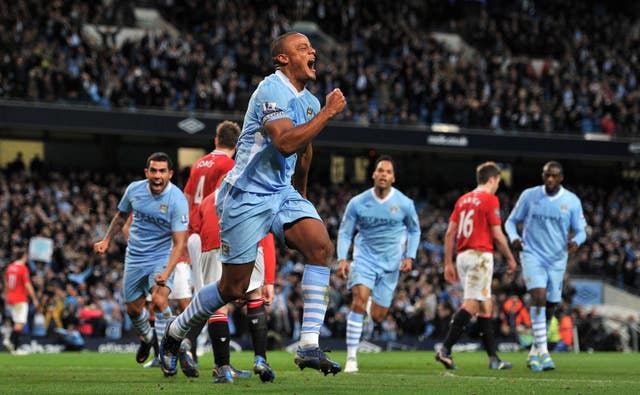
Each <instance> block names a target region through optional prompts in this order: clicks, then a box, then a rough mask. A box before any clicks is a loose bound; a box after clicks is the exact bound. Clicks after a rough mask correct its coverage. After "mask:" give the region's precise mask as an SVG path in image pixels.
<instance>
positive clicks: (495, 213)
mask: <svg viewBox="0 0 640 395" xmlns="http://www.w3.org/2000/svg"><path fill="white" fill-rule="evenodd" d="M487 210H488V211H487V223H489V225H500V224H502V219H501V218H500V201H499V200H498V197H497V196H496V195H491V196H490V197H489V199H488V202H487Z"/></svg>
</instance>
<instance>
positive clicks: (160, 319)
mask: <svg viewBox="0 0 640 395" xmlns="http://www.w3.org/2000/svg"><path fill="white" fill-rule="evenodd" d="M172 315H173V314H172V313H171V307H169V306H167V308H166V309H165V310H164V311H163V312H162V313H156V324H155V327H156V336H157V337H158V346H159V345H160V343H162V338H163V337H164V332H165V330H166V329H167V321H169V318H171V317H172Z"/></svg>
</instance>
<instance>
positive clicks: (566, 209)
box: [560, 204, 569, 213]
mask: <svg viewBox="0 0 640 395" xmlns="http://www.w3.org/2000/svg"><path fill="white" fill-rule="evenodd" d="M560 211H562V212H563V213H566V212H567V211H569V207H567V205H566V204H561V205H560Z"/></svg>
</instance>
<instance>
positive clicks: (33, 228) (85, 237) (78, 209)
mask: <svg viewBox="0 0 640 395" xmlns="http://www.w3.org/2000/svg"><path fill="white" fill-rule="evenodd" d="M186 175H188V169H187V173H186ZM186 175H185V172H176V177H175V179H174V182H175V183H176V184H177V185H179V186H182V185H184V183H185V181H186ZM135 178H139V177H137V176H136V175H132V174H113V173H109V174H101V173H95V172H92V171H72V170H70V171H64V172H62V171H53V170H47V169H46V167H44V166H43V165H42V163H41V161H40V160H38V159H35V160H34V161H32V162H31V163H30V164H29V166H26V165H25V164H24V163H22V159H21V158H20V157H18V158H16V160H14V161H13V162H12V163H10V164H9V166H8V167H7V169H5V170H3V171H2V173H0V235H1V237H0V242H1V244H0V272H2V271H3V270H4V269H5V268H6V266H7V265H8V264H9V263H10V262H11V259H12V256H11V255H12V252H13V251H14V247H15V246H25V245H29V244H32V243H38V240H40V242H41V240H50V242H51V243H52V247H51V251H50V254H49V255H48V256H47V255H46V254H45V255H44V258H40V260H39V259H31V260H30V261H29V266H30V269H31V278H32V283H33V285H34V288H35V290H36V294H37V296H38V299H39V301H40V308H38V309H37V310H35V309H33V307H32V311H31V312H30V319H29V325H28V330H27V332H26V333H25V335H27V336H33V337H45V336H60V333H66V332H65V331H68V330H71V331H73V330H74V329H75V328H77V331H78V332H79V334H81V335H82V336H84V337H91V336H93V337H106V338H108V339H119V338H122V337H127V336H132V332H131V331H130V330H131V326H130V322H128V320H127V318H126V317H125V316H126V315H125V314H123V312H124V310H123V295H122V275H123V265H124V264H123V259H124V248H125V244H124V241H123V240H121V239H120V240H118V241H116V242H114V243H112V244H111V247H110V249H109V251H108V252H107V253H106V254H105V255H104V256H98V255H96V254H94V253H93V251H92V246H93V243H94V242H95V241H96V240H99V239H100V238H101V237H103V235H104V233H105V231H106V229H107V227H108V224H109V218H111V217H112V216H113V214H114V212H115V210H116V207H117V203H118V196H120V195H121V193H122V191H123V189H124V187H125V186H126V185H127V183H128V182H129V181H131V180H132V179H135ZM360 189H361V188H360V187H359V186H358V188H356V186H351V185H324V184H320V183H312V184H311V185H310V190H309V197H310V200H311V201H312V202H313V203H314V204H315V205H316V207H317V208H318V212H319V213H320V215H321V216H322V218H323V219H324V221H325V223H326V226H327V228H328V230H329V234H330V236H331V238H332V240H334V241H335V240H336V237H337V232H338V227H339V224H340V219H341V216H342V213H343V211H344V209H345V206H346V203H347V202H348V200H349V199H350V198H351V197H352V196H354V194H356V193H357V192H358V191H359V190H360ZM576 191H577V192H578V194H579V195H580V196H583V205H584V211H585V216H586V219H587V222H588V224H589V226H590V230H589V237H588V239H587V242H586V243H585V244H584V245H583V246H582V247H581V249H580V250H579V251H578V253H577V254H576V255H575V256H574V257H572V258H571V259H570V263H569V268H568V270H569V272H570V273H571V274H598V275H603V276H606V277H608V278H610V279H611V280H613V281H614V282H616V283H617V284H618V285H620V286H622V285H626V286H632V287H635V288H636V289H639V288H640V234H639V232H638V229H640V228H639V225H640V214H638V213H640V210H639V209H640V201H639V200H638V197H637V196H638V194H637V191H636V190H628V191H623V190H622V189H617V190H613V191H605V190H604V189H596V188H593V187H577V188H576ZM407 192H408V195H410V196H412V197H413V198H414V200H415V201H416V206H417V207H416V208H417V210H418V215H419V219H420V226H421V229H422V240H421V245H420V248H419V252H418V256H417V259H416V261H415V262H414V268H413V270H412V271H411V272H409V273H407V274H404V275H402V276H401V279H400V283H399V286H398V288H397V290H396V295H395V297H394V300H393V303H392V306H391V310H390V314H389V316H388V318H387V320H386V321H384V322H383V323H382V324H380V325H377V326H375V327H374V326H373V325H372V324H370V325H369V326H368V328H367V329H366V330H365V338H366V339H370V340H371V339H373V340H381V341H394V340H397V339H401V338H403V337H404V338H405V339H406V338H417V339H425V338H433V339H441V338H443V337H444V335H445V334H446V330H447V326H448V324H449V321H450V319H451V314H452V312H454V311H455V310H456V309H457V308H458V307H459V305H460V303H461V302H462V294H461V290H460V289H459V288H458V287H456V286H450V285H447V284H446V283H445V281H444V279H443V273H442V258H443V247H442V246H443V237H444V233H445V231H446V228H447V221H448V220H447V218H448V215H449V213H450V210H451V207H452V205H453V203H454V199H455V197H456V196H458V195H459V194H460V192H461V191H458V190H450V191H447V192H445V193H431V192H430V193H428V194H425V193H424V192H423V191H419V190H418V189H416V188H414V189H409V190H407ZM517 192H518V191H513V190H505V191H502V192H500V193H499V195H498V196H499V198H500V199H501V202H502V205H501V207H502V208H503V211H504V212H503V213H502V217H503V218H506V217H507V215H508V213H509V212H510V210H511V208H512V207H513V205H514V203H515V197H516V196H517ZM38 245H41V244H38ZM38 250H40V248H38ZM45 250H46V248H45ZM41 252H42V251H35V253H36V254H38V253H41ZM38 256H42V255H38ZM495 256H496V265H495V267H496V270H495V273H494V284H493V293H494V295H495V298H496V303H495V304H494V312H493V318H494V324H495V326H496V328H495V329H496V333H498V334H500V335H501V336H503V337H506V338H511V339H518V340H519V341H520V342H521V343H522V344H525V343H526V339H527V335H528V332H527V331H528V325H530V323H529V322H528V313H527V305H528V303H529V300H528V297H527V296H526V295H525V294H526V292H525V285H524V281H523V278H522V276H521V274H520V273H519V272H517V273H516V274H515V275H510V274H508V273H506V272H505V270H504V269H505V266H504V264H503V260H502V258H501V256H500V254H499V253H497V252H496V254H495ZM32 258H33V257H32ZM302 267H303V264H302V257H301V255H299V254H298V253H296V252H293V251H291V250H287V249H285V248H278V255H277V269H276V270H277V275H276V286H275V290H276V292H275V293H276V296H275V299H274V301H273V304H272V306H271V308H270V323H269V325H270V329H271V332H272V334H273V339H272V340H273V341H274V346H277V344H278V343H285V342H287V341H288V340H289V339H296V338H297V337H298V335H299V330H300V318H301V313H302V290H301V286H300V281H301V275H302ZM331 285H332V291H331V294H330V304H329V309H328V312H327V317H326V320H325V326H324V327H323V331H322V335H323V336H332V337H340V338H344V336H345V330H346V314H347V312H348V306H349V305H350V294H349V292H348V291H347V289H346V284H345V282H344V281H343V280H341V279H339V278H338V277H337V276H336V275H335V274H333V275H332V278H331ZM564 296H565V298H564V299H565V303H564V304H563V309H562V312H561V313H560V319H562V318H563V317H564V316H569V317H571V319H572V321H573V322H574V323H575V325H576V326H577V327H578V328H579V333H580V342H581V345H582V346H583V349H584V348H589V347H590V348H592V349H602V348H605V347H606V348H607V349H618V348H621V347H623V343H622V342H623V340H621V339H628V336H622V337H621V336H616V335H615V334H614V335H611V333H610V332H611V331H607V330H606V329H605V327H604V326H603V325H602V320H600V319H599V318H598V316H597V315H596V314H595V312H592V311H585V310H582V309H581V308H573V307H572V306H571V304H570V302H571V297H572V287H571V279H570V278H569V279H568V280H567V281H566V284H565V292H564ZM4 304H5V302H4V300H2V299H0V313H3V314H2V316H3V319H4V320H5V321H6V320H7V319H8V316H7V315H6V314H5V308H4V307H5V306H4ZM242 310H243V309H242V308H241V307H239V308H236V309H235V312H234V313H233V315H231V314H230V316H232V317H233V320H232V324H233V325H232V327H233V328H234V331H235V335H236V336H245V335H246V316H245V315H244V314H243V312H242ZM611 336H613V338H611ZM76 339H77V337H76ZM582 343H584V344H582Z"/></svg>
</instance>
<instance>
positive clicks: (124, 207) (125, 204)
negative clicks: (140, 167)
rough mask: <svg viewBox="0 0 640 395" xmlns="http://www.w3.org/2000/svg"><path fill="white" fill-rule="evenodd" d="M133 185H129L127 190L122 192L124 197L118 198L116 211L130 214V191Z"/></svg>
mask: <svg viewBox="0 0 640 395" xmlns="http://www.w3.org/2000/svg"><path fill="white" fill-rule="evenodd" d="M132 185H133V184H129V186H128V187H127V189H126V190H125V191H124V195H122V198H120V203H118V210H120V211H122V212H124V213H130V212H131V210H132V207H131V189H132Z"/></svg>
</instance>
